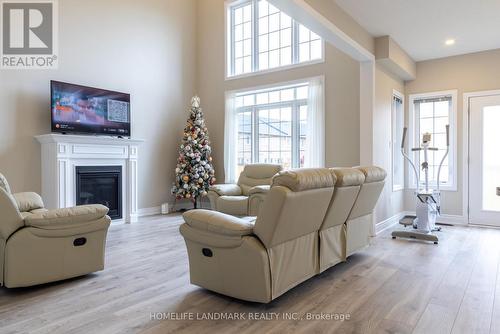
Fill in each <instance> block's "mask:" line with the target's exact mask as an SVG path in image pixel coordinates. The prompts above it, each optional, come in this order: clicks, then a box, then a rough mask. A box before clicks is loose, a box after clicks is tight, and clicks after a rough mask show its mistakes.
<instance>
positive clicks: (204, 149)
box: [172, 96, 215, 208]
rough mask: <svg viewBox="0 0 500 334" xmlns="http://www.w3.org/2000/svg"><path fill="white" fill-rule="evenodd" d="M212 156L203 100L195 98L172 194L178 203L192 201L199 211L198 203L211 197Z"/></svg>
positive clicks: (192, 100) (184, 136)
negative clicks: (201, 103) (185, 200)
mask: <svg viewBox="0 0 500 334" xmlns="http://www.w3.org/2000/svg"><path fill="white" fill-rule="evenodd" d="M211 153H212V149H211V147H210V139H209V138H208V132H207V127H206V125H205V120H204V118H203V112H202V110H201V108H200V98H199V97H198V96H195V97H193V98H192V99H191V108H190V109H189V119H188V121H187V125H186V127H185V128H184V135H183V136H182V144H181V146H180V149H179V158H178V159H177V168H175V183H174V186H173V187H172V194H173V195H175V197H176V199H178V200H180V199H183V198H185V199H189V200H191V201H192V202H193V203H194V207H195V208H196V207H197V199H198V198H199V197H200V196H201V197H203V196H206V195H207V193H208V188H209V187H210V185H212V184H214V182H215V177H214V175H215V171H214V168H213V166H212V157H211Z"/></svg>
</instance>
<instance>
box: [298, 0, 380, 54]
mask: <svg viewBox="0 0 500 334" xmlns="http://www.w3.org/2000/svg"><path fill="white" fill-rule="evenodd" d="M305 1H306V2H307V3H308V4H309V5H310V6H311V7H313V8H314V9H315V10H316V11H317V12H318V13H320V14H321V15H323V16H324V17H325V18H326V19H328V20H329V21H330V22H332V23H333V24H335V25H336V26H337V27H338V28H339V29H340V30H342V31H343V32H344V33H345V34H347V35H348V36H349V37H350V38H352V39H353V40H355V41H356V42H357V43H359V44H360V45H361V46H362V47H364V48H365V49H366V50H368V51H369V52H371V53H372V54H374V53H375V40H374V38H373V36H372V35H370V34H369V33H368V32H367V31H366V30H365V29H364V28H363V27H362V26H361V25H360V24H359V23H358V22H356V21H355V20H354V19H353V18H352V17H351V16H350V15H349V14H347V13H346V12H345V11H344V10H343V9H342V8H340V6H339V5H337V4H336V3H335V1H334V0H305Z"/></svg>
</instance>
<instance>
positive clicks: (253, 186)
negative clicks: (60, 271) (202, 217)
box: [208, 164, 281, 216]
mask: <svg viewBox="0 0 500 334" xmlns="http://www.w3.org/2000/svg"><path fill="white" fill-rule="evenodd" d="M279 171H281V166H280V165H273V164H250V165H246V166H245V167H244V169H243V171H242V172H241V174H240V177H239V178H238V183H237V184H216V185H213V186H211V187H210V190H209V191H208V199H209V200H210V206H211V208H212V210H215V211H219V212H223V213H227V214H230V215H235V216H257V215H258V213H259V210H260V207H261V204H262V202H263V201H264V199H265V197H266V195H267V192H268V191H269V187H270V185H271V180H272V177H273V176H274V175H275V174H276V173H278V172H279Z"/></svg>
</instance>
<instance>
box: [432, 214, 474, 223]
mask: <svg viewBox="0 0 500 334" xmlns="http://www.w3.org/2000/svg"><path fill="white" fill-rule="evenodd" d="M436 221H437V222H438V223H443V224H451V225H469V222H468V221H467V219H466V217H464V216H459V215H441V216H439V217H438V219H437V220H436Z"/></svg>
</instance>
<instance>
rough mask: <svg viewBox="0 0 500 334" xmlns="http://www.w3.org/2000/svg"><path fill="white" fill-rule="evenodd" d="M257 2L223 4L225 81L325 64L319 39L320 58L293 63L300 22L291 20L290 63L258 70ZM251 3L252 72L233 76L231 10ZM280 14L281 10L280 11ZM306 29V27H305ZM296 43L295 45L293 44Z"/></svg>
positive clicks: (243, 0)
mask: <svg viewBox="0 0 500 334" xmlns="http://www.w3.org/2000/svg"><path fill="white" fill-rule="evenodd" d="M258 2H259V0H226V1H225V2H224V21H225V24H224V26H225V31H224V48H225V52H224V55H225V59H224V60H225V63H224V68H225V70H224V72H225V75H224V77H225V80H234V79H241V78H245V77H251V76H255V75H262V74H268V73H273V72H278V71H286V70H289V69H292V68H297V67H302V66H309V65H315V64H320V63H324V62H325V46H326V43H325V40H324V39H323V38H322V37H321V36H319V37H320V39H321V58H318V59H314V60H308V61H304V62H295V63H294V61H298V59H299V55H298V48H299V44H300V43H299V40H298V29H299V25H300V22H297V21H296V20H294V19H293V18H291V19H292V44H291V48H292V63H291V64H290V65H284V66H277V67H273V68H267V69H263V70H258V69H257V66H258V54H259V52H258V51H259V50H258V48H259V45H258V38H259V34H258V29H257V28H256V26H257V22H256V19H258ZM249 3H252V54H251V66H252V71H251V72H248V73H241V74H237V75H234V74H233V73H234V66H235V63H234V62H233V58H234V57H233V55H234V43H233V38H234V36H233V35H234V32H233V31H232V20H233V14H232V13H233V8H235V7H240V6H244V5H245V4H249ZM280 12H281V10H280ZM285 14H286V13H285ZM306 28H307V27H306ZM294 42H296V43H294Z"/></svg>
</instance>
